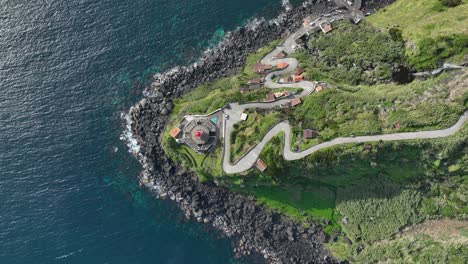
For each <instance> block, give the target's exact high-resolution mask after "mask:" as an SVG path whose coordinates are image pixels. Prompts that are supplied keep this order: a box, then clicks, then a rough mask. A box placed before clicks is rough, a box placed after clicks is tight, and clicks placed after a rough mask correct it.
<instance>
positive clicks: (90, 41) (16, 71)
mask: <svg viewBox="0 0 468 264" xmlns="http://www.w3.org/2000/svg"><path fill="white" fill-rule="evenodd" d="M280 5H281V1H280V0H256V1H252V0H235V1H233V0H177V1H164V0H136V1H135V0H133V1H131V0H117V1H111V0H101V1H97V0H78V1H64V0H62V1H59V0H39V1H20V0H0V91H1V92H0V263H6V264H9V263H229V262H232V261H233V260H232V258H233V254H232V253H231V248H230V241H229V240H227V239H225V238H219V237H218V236H219V234H218V233H216V232H212V231H209V230H206V228H205V227H204V226H202V225H200V224H198V223H194V222H191V221H186V220H184V218H183V217H182V215H181V213H180V212H179V211H178V210H177V209H176V208H175V207H174V205H172V204H171V203H170V202H167V201H161V200H157V199H154V198H153V197H151V196H150V195H148V194H147V193H146V192H144V191H142V190H140V189H139V188H138V186H137V183H136V180H135V176H136V175H137V174H138V173H139V172H140V170H141V168H140V166H139V164H138V163H137V161H136V160H135V159H134V158H133V157H132V156H131V155H130V154H129V153H128V150H127V148H126V146H125V144H124V143H123V142H122V141H120V140H119V136H120V134H121V132H122V131H123V127H122V122H121V119H120V114H121V112H122V111H125V110H126V109H128V107H129V106H130V105H131V104H133V103H135V102H136V101H137V100H139V99H140V92H141V90H140V88H139V87H140V86H141V85H140V84H144V83H145V81H146V80H147V77H148V75H149V74H151V73H154V72H157V71H159V70H161V69H166V68H167V67H169V66H172V65H175V64H184V63H188V62H189V61H193V60H194V59H195V58H197V57H198V56H199V55H200V52H202V50H203V49H204V48H206V47H207V46H209V45H213V44H214V43H216V42H217V41H218V39H219V36H222V35H223V32H224V31H228V30H232V29H234V28H235V27H237V26H239V25H242V24H243V23H245V21H246V20H247V19H249V18H251V17H254V16H259V15H262V16H267V17H268V16H271V15H274V13H276V12H278V11H279V9H280Z"/></svg>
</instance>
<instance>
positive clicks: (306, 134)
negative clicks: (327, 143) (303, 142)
mask: <svg viewBox="0 0 468 264" xmlns="http://www.w3.org/2000/svg"><path fill="white" fill-rule="evenodd" d="M318 136H319V133H318V132H317V131H315V130H312V129H308V128H306V129H304V130H302V138H303V139H311V138H317V137H318Z"/></svg>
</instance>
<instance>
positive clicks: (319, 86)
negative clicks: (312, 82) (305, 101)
mask: <svg viewBox="0 0 468 264" xmlns="http://www.w3.org/2000/svg"><path fill="white" fill-rule="evenodd" d="M322 90H323V87H322V86H321V85H317V86H315V91H316V92H320V91H322Z"/></svg>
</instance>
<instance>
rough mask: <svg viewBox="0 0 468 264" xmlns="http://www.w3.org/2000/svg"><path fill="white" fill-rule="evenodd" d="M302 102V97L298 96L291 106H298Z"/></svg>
mask: <svg viewBox="0 0 468 264" xmlns="http://www.w3.org/2000/svg"><path fill="white" fill-rule="evenodd" d="M301 103H302V101H301V98H298V97H296V98H294V99H293V100H292V101H291V106H296V105H298V104H301Z"/></svg>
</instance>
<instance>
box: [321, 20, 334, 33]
mask: <svg viewBox="0 0 468 264" xmlns="http://www.w3.org/2000/svg"><path fill="white" fill-rule="evenodd" d="M320 29H321V30H322V32H323V33H328V32H330V31H332V30H333V28H332V26H331V24H330V23H328V22H325V23H322V24H320Z"/></svg>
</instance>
